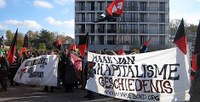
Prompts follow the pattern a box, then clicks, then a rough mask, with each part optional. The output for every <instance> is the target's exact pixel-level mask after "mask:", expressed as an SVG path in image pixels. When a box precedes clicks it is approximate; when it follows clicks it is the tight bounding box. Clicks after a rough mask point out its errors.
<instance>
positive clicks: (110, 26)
mask: <svg viewBox="0 0 200 102" xmlns="http://www.w3.org/2000/svg"><path fill="white" fill-rule="evenodd" d="M107 33H116V24H108V25H107Z"/></svg>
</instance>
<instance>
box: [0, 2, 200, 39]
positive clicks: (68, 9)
mask: <svg viewBox="0 0 200 102" xmlns="http://www.w3.org/2000/svg"><path fill="white" fill-rule="evenodd" d="M181 18H184V19H185V20H186V21H187V23H192V24H198V22H199V21H198V20H199V19H200V0H170V19H181ZM16 28H18V29H19V31H20V32H22V33H26V32H27V31H28V30H33V31H40V30H41V29H47V30H49V31H52V32H58V33H59V34H66V35H69V36H71V37H73V38H74V0H0V30H1V31H2V30H7V29H10V30H12V32H15V30H16ZM0 33H2V32H0Z"/></svg>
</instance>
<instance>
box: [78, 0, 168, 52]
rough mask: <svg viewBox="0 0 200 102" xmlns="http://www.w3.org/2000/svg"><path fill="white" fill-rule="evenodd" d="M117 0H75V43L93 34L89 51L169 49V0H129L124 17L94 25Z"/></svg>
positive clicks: (126, 0) (90, 38)
mask: <svg viewBox="0 0 200 102" xmlns="http://www.w3.org/2000/svg"><path fill="white" fill-rule="evenodd" d="M112 1H113V0H75V40H76V43H77V44H78V43H79V39H80V38H82V37H83V36H84V35H85V34H86V32H89V35H90V36H89V50H94V51H95V50H103V49H109V50H118V49H120V48H124V50H127V51H130V50H132V49H135V48H136V49H139V48H140V47H141V46H142V45H143V44H144V42H145V41H147V40H148V39H149V38H151V42H150V45H149V49H151V50H156V49H162V48H167V47H168V43H169V33H168V26H169V0H125V6H124V12H123V14H122V17H121V18H117V19H115V20H109V21H105V22H99V23H94V21H96V20H97V19H98V18H99V15H100V14H102V13H103V12H104V11H105V9H106V8H107V7H108V5H110V3H111V2H112Z"/></svg>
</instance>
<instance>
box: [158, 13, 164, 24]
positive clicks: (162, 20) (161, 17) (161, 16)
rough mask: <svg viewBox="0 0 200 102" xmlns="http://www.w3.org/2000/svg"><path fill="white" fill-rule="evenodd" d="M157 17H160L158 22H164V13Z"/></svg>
mask: <svg viewBox="0 0 200 102" xmlns="http://www.w3.org/2000/svg"><path fill="white" fill-rule="evenodd" d="M159 17H160V22H165V14H164V13H160V14H159Z"/></svg>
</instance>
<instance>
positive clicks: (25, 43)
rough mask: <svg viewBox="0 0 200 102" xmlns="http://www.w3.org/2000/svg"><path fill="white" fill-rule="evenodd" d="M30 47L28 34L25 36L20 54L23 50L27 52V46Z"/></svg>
mask: <svg viewBox="0 0 200 102" xmlns="http://www.w3.org/2000/svg"><path fill="white" fill-rule="evenodd" d="M28 47H29V39H28V35H25V36H24V44H23V48H22V49H21V50H20V55H22V53H23V52H25V53H26V52H27V48H28Z"/></svg>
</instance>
